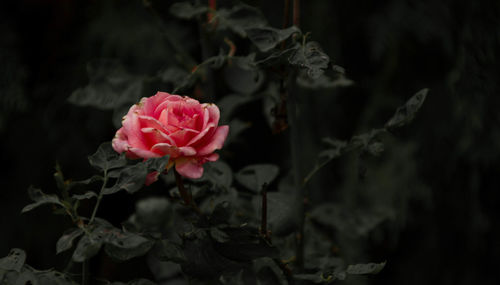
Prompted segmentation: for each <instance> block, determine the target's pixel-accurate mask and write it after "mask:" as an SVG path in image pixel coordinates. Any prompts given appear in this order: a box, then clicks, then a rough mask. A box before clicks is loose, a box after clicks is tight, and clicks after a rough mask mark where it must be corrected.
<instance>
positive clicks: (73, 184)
mask: <svg viewBox="0 0 500 285" xmlns="http://www.w3.org/2000/svg"><path fill="white" fill-rule="evenodd" d="M102 180H103V177H102V176H100V175H94V176H92V177H90V178H88V179H85V180H80V181H71V182H70V183H69V185H68V190H70V189H71V188H73V187H76V186H79V185H89V184H92V183H94V182H97V181H102Z"/></svg>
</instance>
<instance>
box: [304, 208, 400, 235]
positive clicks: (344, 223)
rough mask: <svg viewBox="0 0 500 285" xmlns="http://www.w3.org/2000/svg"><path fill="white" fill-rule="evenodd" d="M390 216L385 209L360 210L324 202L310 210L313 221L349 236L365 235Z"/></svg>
mask: <svg viewBox="0 0 500 285" xmlns="http://www.w3.org/2000/svg"><path fill="white" fill-rule="evenodd" d="M391 216H392V214H391V212H390V211H387V210H383V209H380V210H371V211H362V210H359V209H346V208H344V207H343V206H341V205H338V204H332V203H326V204H322V205H320V206H318V207H316V208H314V209H313V210H312V211H311V214H310V217H311V219H313V220H314V221H315V222H317V223H319V224H321V225H324V226H328V227H332V228H334V229H336V230H338V232H340V233H341V234H344V235H346V236H349V237H353V238H355V237H360V236H365V235H366V234H368V233H369V232H370V231H371V230H373V229H374V228H375V227H376V226H378V225H379V224H380V223H381V222H382V221H384V220H386V219H388V218H390V217H391Z"/></svg>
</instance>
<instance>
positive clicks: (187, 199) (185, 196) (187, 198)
mask: <svg viewBox="0 0 500 285" xmlns="http://www.w3.org/2000/svg"><path fill="white" fill-rule="evenodd" d="M174 174H175V183H176V184H177V188H178V189H179V194H180V195H181V198H182V200H184V204H186V206H189V207H191V208H192V209H193V210H194V211H195V212H196V213H197V214H198V215H201V211H200V209H199V208H198V206H197V205H196V203H195V202H194V200H193V196H192V195H191V192H190V191H189V190H187V189H186V188H185V187H184V183H183V182H182V176H181V175H180V174H179V172H177V170H175V168H174Z"/></svg>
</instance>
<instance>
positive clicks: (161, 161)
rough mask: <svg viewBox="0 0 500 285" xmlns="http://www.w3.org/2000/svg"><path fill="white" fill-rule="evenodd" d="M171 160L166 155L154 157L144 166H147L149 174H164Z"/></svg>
mask: <svg viewBox="0 0 500 285" xmlns="http://www.w3.org/2000/svg"><path fill="white" fill-rule="evenodd" d="M169 159H170V156H169V155H165V156H162V157H153V158H149V159H148V160H146V161H145V162H144V164H145V165H146V168H147V170H148V173H149V172H153V171H158V172H163V171H164V170H165V168H166V167H167V164H168V161H169Z"/></svg>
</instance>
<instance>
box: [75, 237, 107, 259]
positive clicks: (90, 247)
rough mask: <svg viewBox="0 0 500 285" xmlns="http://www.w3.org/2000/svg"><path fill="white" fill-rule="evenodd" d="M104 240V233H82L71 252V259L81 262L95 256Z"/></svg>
mask: <svg viewBox="0 0 500 285" xmlns="http://www.w3.org/2000/svg"><path fill="white" fill-rule="evenodd" d="M103 242H104V233H103V232H102V231H101V232H100V233H97V232H92V234H90V235H84V236H83V237H82V238H81V239H80V241H79V242H78V244H77V246H76V249H75V251H74V252H73V257H72V259H73V261H75V262H83V261H85V260H87V259H89V258H91V257H93V256H95V255H96V254H97V253H98V252H99V250H100V249H101V246H102V244H103Z"/></svg>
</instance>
